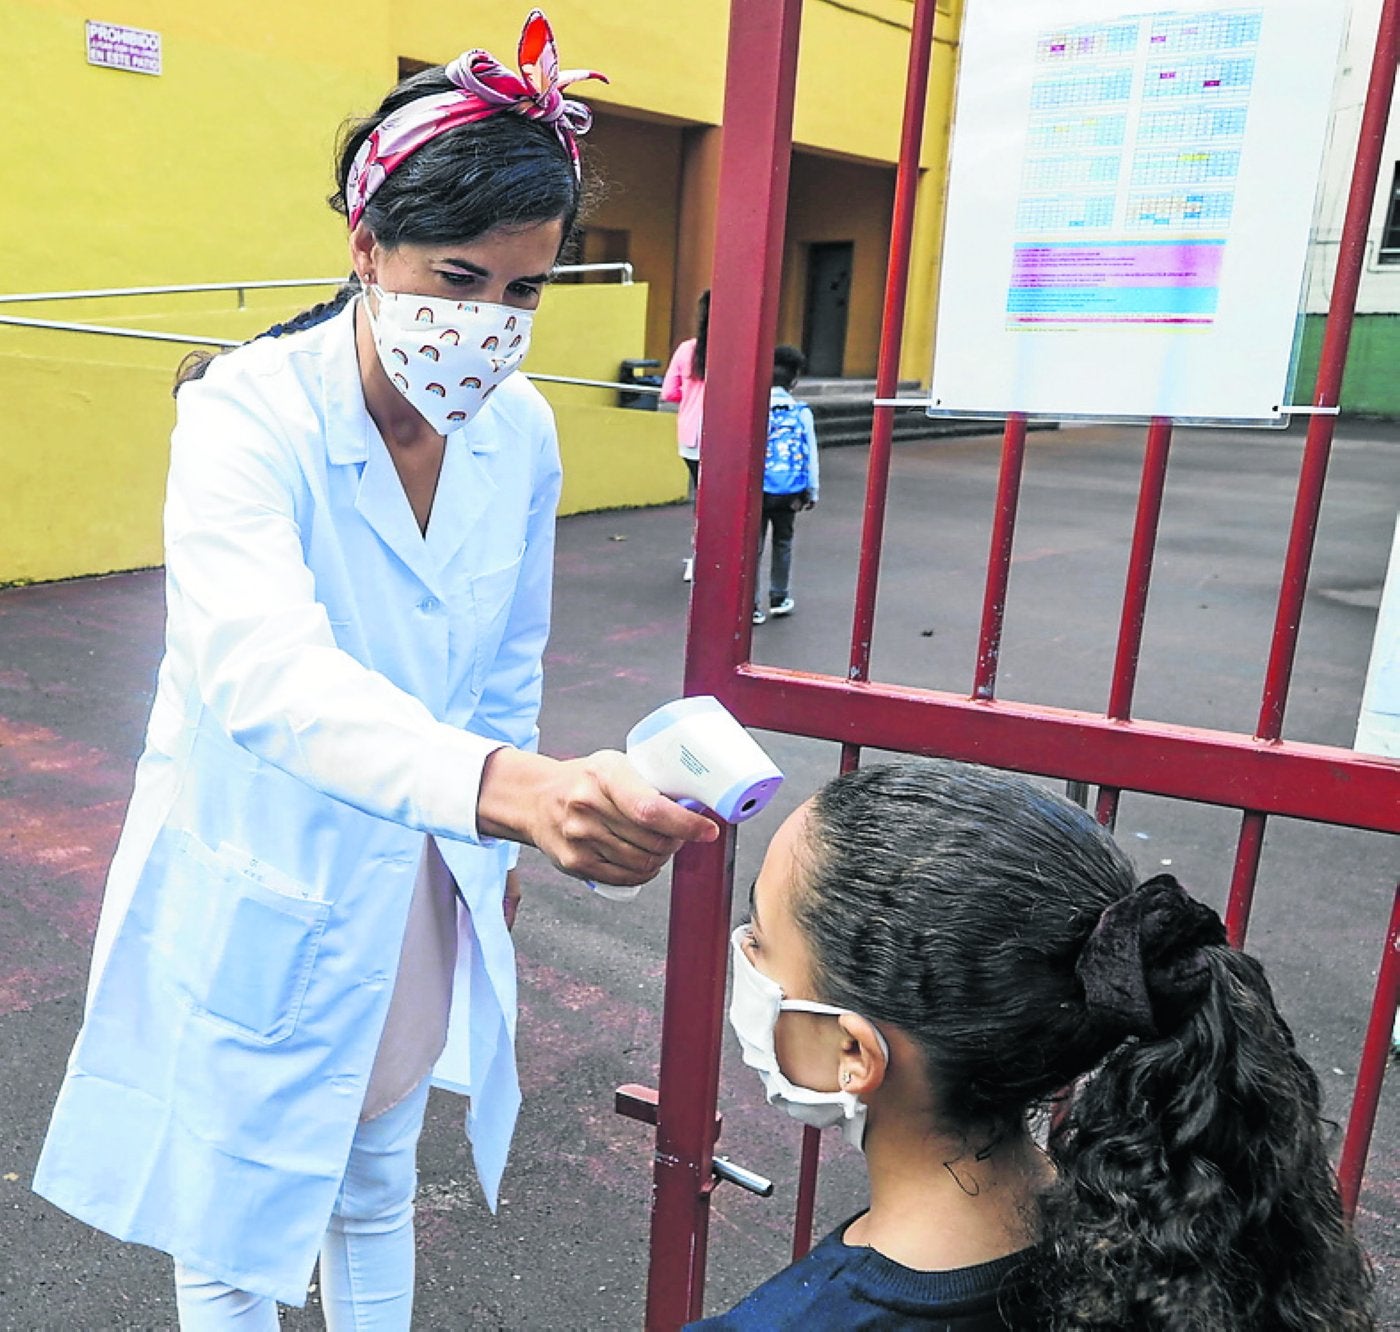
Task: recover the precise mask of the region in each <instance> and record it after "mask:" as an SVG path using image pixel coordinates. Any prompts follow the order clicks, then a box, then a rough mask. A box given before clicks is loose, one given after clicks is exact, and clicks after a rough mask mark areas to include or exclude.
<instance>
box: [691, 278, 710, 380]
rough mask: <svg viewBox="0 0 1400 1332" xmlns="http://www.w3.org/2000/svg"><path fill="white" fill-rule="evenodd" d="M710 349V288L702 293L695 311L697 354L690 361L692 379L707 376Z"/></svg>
mask: <svg viewBox="0 0 1400 1332" xmlns="http://www.w3.org/2000/svg"><path fill="white" fill-rule="evenodd" d="M709 350H710V289H709V288H708V287H706V288H705V290H704V291H702V292H701V293H700V301H699V304H698V305H697V307H696V312H695V355H694V356H693V357H692V358H691V362H690V376H691V378H692V379H704V378H705V357H706V355H707V353H708V352H709Z"/></svg>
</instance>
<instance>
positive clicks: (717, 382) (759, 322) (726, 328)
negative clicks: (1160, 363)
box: [634, 0, 1400, 1329]
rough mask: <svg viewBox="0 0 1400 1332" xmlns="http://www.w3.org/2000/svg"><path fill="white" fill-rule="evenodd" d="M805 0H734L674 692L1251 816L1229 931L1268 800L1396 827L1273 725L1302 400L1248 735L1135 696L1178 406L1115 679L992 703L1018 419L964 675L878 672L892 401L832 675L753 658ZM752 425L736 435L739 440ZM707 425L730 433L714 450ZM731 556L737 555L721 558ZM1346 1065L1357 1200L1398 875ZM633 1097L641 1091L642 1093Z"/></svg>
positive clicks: (678, 1114)
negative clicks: (692, 562) (1366, 1008)
mask: <svg viewBox="0 0 1400 1332" xmlns="http://www.w3.org/2000/svg"><path fill="white" fill-rule="evenodd" d="M801 9H802V6H801V0H732V4H731V20H730V44H729V64H728V76H727V85H726V87H727V91H726V96H725V108H724V123H725V125H726V126H731V127H732V126H742V127H743V128H742V132H741V133H733V132H730V133H726V135H725V139H724V147H723V156H722V162H721V169H720V186H719V225H718V230H717V236H716V252H715V270H714V271H715V280H714V288H713V290H714V297H713V305H712V314H711V325H710V326H711V331H712V337H713V345H714V346H715V347H716V348H720V349H722V351H721V353H720V354H719V355H716V356H715V357H713V358H712V360H711V363H710V371H709V375H708V387H707V394H706V413H705V422H704V438H705V440H706V441H707V443H706V447H705V449H704V454H705V476H704V484H703V486H702V487H701V490H700V495H699V502H698V505H699V513H698V528H697V543H696V582H697V585H698V586H700V587H702V588H703V591H704V595H703V596H695V597H694V598H693V599H692V603H691V611H690V625H689V640H688V648H687V657H686V672H685V688H686V693H687V694H714V695H716V696H717V697H719V698H720V699H721V700H723V701H724V703H725V704H726V705H727V706H728V707H729V708H730V709H731V710H732V711H733V712H734V713H735V714H736V715H737V716H738V717H739V718H741V719H742V720H743V721H744V722H745V723H746V724H747V725H750V726H754V727H760V728H763V729H766V730H774V731H782V732H787V733H790V734H794V735H802V736H810V737H815V738H818V739H824V740H833V741H838V742H840V743H841V744H842V746H843V750H842V755H843V758H842V762H843V766H844V767H850V766H853V765H854V764H855V763H856V762H857V761H858V757H859V747H860V746H863V745H869V746H874V747H878V748H881V749H888V750H897V751H904V752H912V753H922V754H938V755H943V756H946V757H949V758H954V759H961V760H967V761H976V762H980V763H987V764H991V765H993V766H995V767H1001V768H1010V769H1016V770H1019V771H1022V772H1030V773H1037V774H1041V775H1044V776H1052V777H1057V778H1063V779H1066V780H1069V781H1073V782H1076V783H1083V784H1085V785H1094V786H1096V787H1097V788H1098V800H1097V806H1096V812H1097V815H1098V817H1099V818H1100V819H1101V820H1103V821H1105V822H1108V823H1111V822H1112V821H1113V818H1114V815H1115V813H1116V810H1117V805H1118V798H1119V793H1120V792H1121V791H1123V790H1131V791H1139V792H1148V793H1151V794H1155V795H1161V796H1168V797H1173V798H1176V799H1179V800H1186V801H1196V802H1202V803H1206V804H1211V805H1221V806H1226V807H1229V808H1234V809H1238V810H1240V811H1241V813H1242V823H1241V828H1240V834H1239V839H1238V849H1237V853H1236V859H1235V866H1234V873H1233V878H1232V882H1231V888H1230V896H1229V904H1228V908H1227V925H1228V927H1229V930H1230V935H1231V938H1232V940H1233V941H1234V942H1236V943H1239V942H1240V941H1242V940H1243V938H1244V934H1245V930H1246V927H1247V924H1248V920H1249V913H1250V907H1251V901H1252V897H1253V891H1254V885H1255V881H1256V877H1257V874H1258V869H1259V859H1260V853H1261V850H1262V846H1263V838H1264V830H1265V826H1266V823H1267V820H1268V819H1269V818H1270V816H1273V815H1287V816H1290V817H1293V818H1300V819H1307V820H1315V821H1318V822H1323V823H1334V824H1341V825H1346V826H1350V827H1357V828H1368V829H1376V830H1381V831H1386V832H1397V831H1400V765H1397V764H1394V763H1391V762H1389V761H1386V760H1381V759H1374V758H1368V757H1365V756H1361V755H1357V754H1355V753H1353V752H1352V751H1350V750H1344V749H1338V748H1332V747H1328V746H1321V745H1310V744H1299V743H1294V742H1290V741H1287V740H1284V739H1283V738H1282V729H1283V717H1284V710H1285V707H1286V704H1287V701H1288V690H1289V682H1290V676H1291V673H1292V668H1293V662H1294V656H1295V652H1296V647H1297V641H1298V629H1299V623H1300V619H1301V612H1302V604H1303V597H1304V593H1305V591H1306V587H1307V580H1308V571H1309V566H1310V562H1311V558H1312V553H1313V540H1314V534H1315V531H1316V527H1317V520H1318V513H1319V509H1320V506H1321V500H1322V490H1323V483H1324V479H1325V476H1326V471H1327V463H1328V455H1329V452H1330V448H1331V443H1332V435H1333V428H1334V417H1333V415H1331V414H1325V413H1324V414H1319V415H1314V416H1313V417H1312V419H1311V423H1310V426H1309V430H1308V436H1307V442H1306V446H1305V449H1304V454H1303V462H1302V468H1301V474H1300V478H1299V484H1298V491H1297V498H1296V501H1295V506H1294V514H1293V523H1292V529H1291V532H1290V536H1289V541H1288V548H1287V555H1286V559H1285V564H1284V569H1283V575H1282V580H1281V586H1280V591H1279V599H1278V610H1277V616H1276V621H1275V626H1274V633H1273V639H1272V645H1271V651H1270V658H1269V663H1268V669H1267V676H1266V680H1265V685H1264V691H1263V698H1262V701H1261V706H1260V713H1259V722H1258V726H1257V728H1256V730H1255V733H1254V734H1253V735H1245V734H1237V733H1233V732H1225V731H1216V730H1203V729H1197V728H1191V727H1185V726H1176V725H1170V724H1166V723H1160V722H1151V721H1139V720H1135V719H1134V718H1133V716H1132V702H1133V689H1134V683H1135V678H1136V672H1137V664H1138V654H1139V649H1140V646H1141V639H1142V628H1143V622H1144V617H1145V613H1146V607H1147V597H1148V589H1149V584H1150V579H1151V574H1152V567H1153V555H1154V547H1155V542H1156V534H1157V522H1158V515H1159V511H1160V505H1161V500H1162V494H1163V489H1164V483H1165V476H1166V468H1167V459H1168V454H1169V452H1170V447H1171V438H1172V423H1171V421H1169V420H1165V419H1158V420H1154V421H1152V423H1151V425H1150V426H1149V428H1148V431H1147V446H1146V450H1145V455H1144V462H1143V474H1142V483H1141V487H1140V491H1139V496H1138V504H1137V515H1136V522H1135V527H1134V533H1133V539H1132V546H1131V551H1130V554H1129V560H1128V575H1127V584H1126V588H1125V592H1124V598H1123V605H1122V610H1121V615H1120V620H1119V637H1118V647H1117V653H1116V658H1115V662H1114V668H1113V676H1112V684H1111V688H1110V694H1109V699H1108V702H1107V705H1106V707H1105V710H1104V712H1102V713H1089V712H1084V711H1074V710H1069V709H1062V708H1051V707H1046V706H1041V705H1034V704H1026V703H1018V702H1014V701H1011V700H1006V699H1001V698H998V697H997V694H996V684H997V668H998V658H999V651H1000V643H1001V633H1002V620H1003V611H1004V607H1005V602H1006V589H1007V582H1008V576H1009V569H1010V563H1011V552H1012V545H1013V540H1014V535H1015V528H1016V509H1017V499H1018V495H1019V488H1020V477H1021V462H1022V457H1023V453H1024V445H1025V435H1026V422H1025V420H1024V418H1020V417H1016V416H1012V417H1010V418H1009V419H1008V421H1007V423H1006V430H1005V436H1004V441H1003V448H1002V462H1001V472H1000V480H999V483H998V490H997V498H996V510H995V516H994V523H993V532H992V542H991V551H990V555H989V559H988V567H987V579H986V589H985V595H984V603H983V605H984V609H983V616H982V627H981V633H980V639H979V645H978V652H977V658H976V662H975V664H974V668H973V673H972V685H971V689H970V691H969V692H968V694H966V695H963V694H952V693H946V692H937V691H932V690H921V689H913V688H906V687H899V686H893V685H887V684H880V683H877V682H873V681H871V680H870V679H869V663H870V645H871V639H872V635H873V628H874V619H875V600H876V586H877V581H878V575H879V561H880V550H881V543H882V536H883V529H884V516H885V503H886V491H887V482H888V475H889V464H890V452H891V450H890V442H891V433H892V424H893V408H891V407H879V408H877V409H876V412H875V420H874V427H873V432H872V438H871V448H870V459H869V472H868V479H867V491H866V500H865V517H864V527H863V532H862V544H861V552H860V565H859V574H858V579H857V587H856V599H855V610H854V618H853V625H852V633H851V651H850V668H849V671H848V675H847V677H846V678H838V677H835V676H825V675H814V674H806V673H801V672H795V671H789V670H782V669H777V668H773V667H768V666H759V665H755V664H754V663H753V662H751V661H750V660H749V645H750V634H751V622H750V611H751V609H752V606H753V592H754V582H755V573H756V560H755V553H756V551H757V544H758V543H757V524H758V504H757V496H758V494H759V490H760V483H759V476H760V473H761V468H762V451H763V450H762V440H763V438H764V433H765V431H764V422H765V420H766V416H767V407H768V387H769V382H770V370H771V366H772V349H773V343H774V337H775V333H776V327H777V311H778V290H779V274H780V266H781V258H782V248H783V228H784V213H785V209H786V202H787V185H788V163H789V157H790V151H791V144H792V110H793V94H794V88H795V84H796V68H797V44H798V29H799V22H800V16H801ZM1398 14H1400V0H1385V3H1384V9H1383V13H1382V16H1381V21H1380V28H1379V34H1378V40H1377V46H1376V55H1375V61H1374V64H1373V67H1372V72H1371V80H1370V86H1369V90H1368V94H1367V99H1366V106H1365V112H1364V117H1363V123H1362V131H1361V140H1360V145H1359V148H1358V152H1357V159H1356V166H1355V170H1354V174H1353V178H1352V185H1351V194H1350V199H1349V204H1348V209H1347V214H1346V223H1345V229H1344V233H1343V237H1342V242H1341V247H1340V252H1339V257H1338V261H1337V272H1336V280H1335V283H1334V286H1333V298H1332V304H1331V309H1330V312H1329V316H1328V323H1327V330H1326V334H1325V337H1324V343H1323V349H1322V359H1321V365H1320V369H1319V373H1318V378H1317V385H1316V391H1315V395H1314V398H1313V405H1314V406H1316V407H1321V408H1334V407H1335V406H1336V405H1337V403H1338V401H1339V397H1340V390H1341V378H1342V368H1343V364H1344V362H1345V359H1346V350H1347V343H1348V339H1349V336H1350V333H1351V326H1352V317H1353V313H1354V309H1355V303H1356V293H1357V286H1358V282H1359V278H1360V273H1361V266H1362V260H1363V256H1364V251H1365V244H1366V228H1367V221H1368V218H1369V215H1370V211H1371V204H1372V200H1373V198H1374V194H1375V188H1376V180H1377V173H1378V170H1379V164H1380V155H1381V148H1382V141H1383V138H1384V134H1385V127H1386V120H1387V116H1388V113H1389V108H1390V103H1391V96H1392V92H1393V89H1394V81H1395V62H1396V54H1397V45H1396V35H1397V15H1398ZM935 18H936V4H935V0H916V4H915V8H914V13H913V22H912V33H911V43H910V58H909V69H908V77H907V84H906V100H905V117H904V130H903V136H902V141H901V148H900V160H899V169H898V177H897V185H896V194H895V210H894V226H893V234H892V237H891V245H890V260H889V273H888V279H887V285H886V295H885V308H884V320H883V332H882V341H881V346H880V359H879V371H878V378H877V388H876V393H877V397H878V398H889V397H892V396H893V394H894V391H895V387H896V381H897V377H898V376H897V371H898V365H899V354H900V337H901V331H902V328H903V322H904V303H905V293H906V288H907V283H908V276H909V251H910V237H911V234H912V226H913V204H914V190H915V183H916V180H917V176H918V160H919V150H920V140H921V133H922V124H923V116H924V108H925V105H926V92H927V85H928V78H929V66H930V52H931V50H932V46H933V29H934V22H935ZM745 439H746V440H749V441H751V447H750V448H749V449H748V451H747V452H745V451H743V450H735V449H734V448H733V446H732V445H733V441H735V440H745ZM709 440H715V441H718V442H721V443H726V447H710V446H709V444H708V441H709ZM736 552H737V554H736ZM732 871H733V836H732V834H730V835H729V836H728V837H726V838H724V839H722V840H721V841H720V842H718V843H716V844H714V845H712V846H708V847H695V848H689V849H687V850H686V851H685V852H684V853H683V854H682V855H681V856H680V857H678V859H677V862H676V868H675V881H674V889H673V892H672V895H671V923H670V948H669V963H668V968H667V976H666V1002H665V1013H664V1017H663V1025H662V1044H661V1074H660V1093H659V1104H658V1106H657V1108H656V1123H657V1132H656V1156H655V1198H654V1206H653V1216H652V1247H651V1269H650V1282H649V1289H648V1300H647V1315H646V1321H647V1326H648V1327H649V1328H654V1329H664V1328H674V1327H677V1326H679V1325H680V1324H681V1323H683V1322H685V1321H686V1320H687V1319H690V1318H695V1317H698V1316H699V1314H700V1310H701V1298H702V1294H703V1286H704V1274H705V1254H706V1241H707V1226H708V1219H709V1199H710V1191H711V1189H712V1188H713V1185H714V1176H713V1174H712V1149H713V1146H714V1141H715V1132H716V1121H715V1106H716V1101H717V1092H718V1081H719V1059H720V1049H721V1042H722V1035H723V1000H724V984H725V969H726V961H727V948H726V944H727V939H728V934H729V920H730V905H731V895H732V887H733V884H732ZM1383 956H1384V960H1383V963H1382V967H1381V975H1380V980H1379V982H1378V985H1377V988H1376V993H1375V999H1374V1003H1373V1007H1372V1013H1371V1019H1370V1024H1369V1027H1368V1032H1367V1039H1366V1045H1365V1049H1364V1052H1363V1056H1362V1060H1361V1067H1360V1071H1359V1073H1358V1077H1357V1085H1356V1093H1355V1097H1354V1100H1353V1108H1352V1113H1351V1118H1350V1122H1349V1124H1348V1128H1347V1134H1346V1141H1345V1144H1344V1149H1343V1154H1342V1162H1341V1166H1340V1174H1341V1180H1342V1189H1343V1199H1344V1203H1345V1206H1346V1208H1347V1211H1348V1214H1351V1213H1352V1212H1353V1211H1354V1208H1355V1205H1356V1198H1357V1194H1358V1191H1359V1189H1360V1184H1361V1177H1362V1173H1363V1169H1364V1164H1365V1157H1366V1152H1367V1148H1368V1146H1369V1142H1370V1135H1371V1130H1372V1126H1373V1123H1374V1119H1375V1113H1376V1105H1377V1101H1378V1099H1379V1095H1380V1087H1381V1079H1382V1075H1383V1071H1384V1064H1385V1058H1386V1046H1387V1043H1388V1039H1389V1031H1390V1023H1391V1021H1392V1018H1393V1014H1394V1012H1395V1006H1396V993H1397V986H1398V985H1400V886H1397V894H1396V910H1395V912H1394V914H1393V916H1392V919H1391V922H1390V929H1389V933H1388V935H1387V936H1386V943H1385V950H1384V955H1383ZM635 1104H636V1103H635V1101H634V1110H635ZM816 1148H817V1135H816V1133H815V1132H814V1131H812V1130H807V1131H806V1137H805V1141H804V1149H803V1167H802V1178H801V1183H800V1186H799V1197H798V1215H797V1222H796V1228H795V1234H794V1253H795V1254H799V1255H800V1254H801V1253H802V1252H804V1251H805V1250H806V1248H807V1246H808V1244H809V1243H810V1228H811V1212H812V1197H813V1184H814V1180H815V1170H816V1162H817V1150H816Z"/></svg>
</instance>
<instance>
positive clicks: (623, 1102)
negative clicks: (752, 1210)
mask: <svg viewBox="0 0 1400 1332" xmlns="http://www.w3.org/2000/svg"><path fill="white" fill-rule="evenodd" d="M658 1101H659V1097H658V1094H657V1092H656V1091H655V1090H654V1089H653V1088H651V1087H642V1086H640V1085H638V1084H637V1083H635V1082H629V1083H627V1084H625V1085H624V1086H621V1087H619V1088H618V1089H617V1091H616V1092H614V1093H613V1109H614V1110H615V1111H617V1113H618V1114H620V1115H626V1116H627V1118H628V1119H636V1120H639V1121H640V1122H641V1123H643V1124H650V1125H651V1126H652V1127H653V1128H655V1127H656V1123H657V1104H658ZM723 1125H724V1117H723V1116H722V1115H721V1114H719V1113H718V1112H716V1113H715V1140H716V1141H718V1139H719V1132H720V1129H721V1128H722V1127H723ZM710 1173H711V1174H712V1175H713V1176H714V1178H715V1179H716V1180H717V1181H720V1180H728V1181H729V1182H730V1183H731V1184H737V1185H738V1186H739V1187H740V1188H741V1189H747V1190H748V1191H749V1192H750V1193H756V1194H758V1196H759V1197H760V1198H771V1197H772V1196H773V1181H772V1180H771V1179H765V1178H764V1177H763V1176H762V1175H760V1174H756V1173H755V1172H754V1171H752V1170H749V1169H747V1168H746V1167H744V1166H741V1165H736V1164H735V1163H734V1162H733V1161H731V1160H729V1159H728V1158H727V1157H724V1156H716V1157H714V1158H712V1159H711V1161H710Z"/></svg>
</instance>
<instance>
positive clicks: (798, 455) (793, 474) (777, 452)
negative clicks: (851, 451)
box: [763, 402, 812, 495]
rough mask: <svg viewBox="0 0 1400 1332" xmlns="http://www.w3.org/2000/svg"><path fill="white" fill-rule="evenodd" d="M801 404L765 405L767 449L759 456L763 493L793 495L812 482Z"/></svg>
mask: <svg viewBox="0 0 1400 1332" xmlns="http://www.w3.org/2000/svg"><path fill="white" fill-rule="evenodd" d="M802 406H803V404H802V403H800V402H775V403H774V404H773V405H772V406H771V407H769V409H768V450H767V452H766V454H765V455H764V459H763V493H764V494H765V495H796V494H798V493H799V492H800V491H803V490H807V489H809V488H810V486H811V484H812V464H811V459H810V458H809V457H808V450H807V432H806V431H805V430H804V429H803V428H802Z"/></svg>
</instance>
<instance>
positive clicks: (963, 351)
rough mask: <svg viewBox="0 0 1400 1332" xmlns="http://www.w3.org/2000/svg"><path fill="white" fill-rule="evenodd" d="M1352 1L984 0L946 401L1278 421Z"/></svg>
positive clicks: (977, 24) (962, 185)
mask: <svg viewBox="0 0 1400 1332" xmlns="http://www.w3.org/2000/svg"><path fill="white" fill-rule="evenodd" d="M1345 10H1346V4H1345V0H1253V3H1249V2H1248V0H1246V2H1245V3H1242V4H1239V5H1235V6H1222V5H1220V3H1219V0H1216V3H1213V4H1212V3H1197V2H1194V0H1179V2H1178V3H1177V4H1175V5H1174V6H1172V7H1170V8H1162V9H1152V8H1150V7H1149V6H1145V5H1143V4H1142V3H1141V0H1139V3H1138V4H1136V5H1132V4H1126V3H1124V0H1060V2H1058V3H1056V4H1054V5H1053V6H1050V5H1045V4H1043V3H1039V0H1012V2H1011V3H1008V0H969V4H968V10H967V18H966V24H965V28H964V33H963V45H962V52H961V68H960V73H959V77H958V92H957V111H956V117H955V120H954V127H953V143H952V155H951V165H950V175H949V185H948V205H947V218H946V223H945V232H944V245H943V257H942V263H941V273H942V277H941V280H940V285H939V297H938V322H937V329H936V333H935V349H934V363H933V373H932V377H931V386H932V387H931V390H930V397H929V413H930V415H974V416H985V415H1001V414H1004V413H1007V412H1025V413H1027V414H1029V415H1032V416H1041V417H1062V418H1073V417H1093V418H1109V419H1114V418H1130V419H1136V418H1143V417H1151V416H1169V417H1174V418H1176V419H1178V420H1215V421H1229V422H1242V423H1243V422H1268V423H1282V422H1283V421H1284V420H1286V415H1285V413H1284V409H1285V408H1286V406H1287V404H1288V393H1289V388H1290V383H1289V381H1290V374H1291V369H1292V361H1293V356H1294V351H1295V346H1296V335H1297V330H1298V327H1299V306H1300V296H1301V291H1302V285H1303V278H1304V274H1305V270H1306V265H1307V258H1308V242H1309V236H1310V232H1311V228H1312V221H1313V213H1314V207H1315V201H1316V198H1317V192H1318V180H1319V175H1320V172H1321V166H1322V155H1323V148H1324V145H1325V142H1326V138H1327V129H1328V120H1329V116H1330V113H1331V103H1332V92H1333V87H1334V84H1335V80H1336V67H1337V54H1338V52H1339V50H1340V47H1341V38H1342V32H1343V27H1344V22H1345V17H1346V14H1345ZM1052 20H1053V21H1052Z"/></svg>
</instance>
